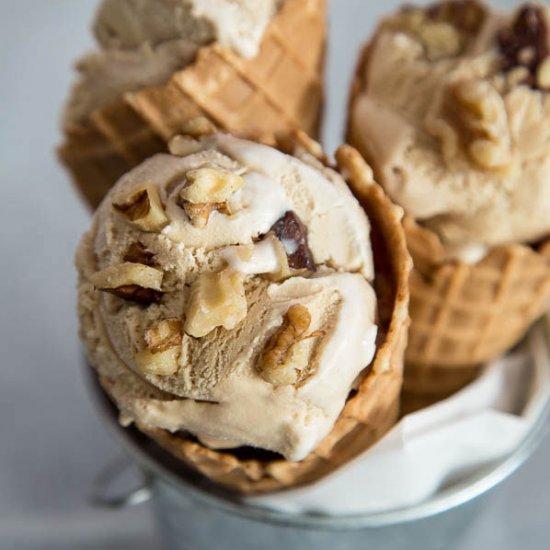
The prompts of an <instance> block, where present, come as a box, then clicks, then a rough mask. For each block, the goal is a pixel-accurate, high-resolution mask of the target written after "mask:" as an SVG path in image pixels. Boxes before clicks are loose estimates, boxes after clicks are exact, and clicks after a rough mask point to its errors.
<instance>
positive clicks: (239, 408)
mask: <svg viewBox="0 0 550 550" xmlns="http://www.w3.org/2000/svg"><path fill="white" fill-rule="evenodd" d="M171 151H172V153H174V154H171V155H168V154H159V155H157V156H155V157H153V158H151V159H150V160H148V161H146V162H144V163H143V164H141V165H140V166H138V167H137V168H135V169H134V170H132V171H131V172H129V173H128V174H127V175H126V176H124V177H123V178H122V179H121V180H120V181H119V182H118V184H117V185H116V186H115V187H114V188H113V189H112V190H111V191H110V193H109V194H108V195H107V197H106V198H105V200H104V201H103V203H102V204H101V206H100V207H99V209H98V211H97V213H96V215H95V217H94V222H93V227H92V229H91V231H90V232H89V233H88V234H86V235H85V237H84V238H83V240H82V243H81V246H80V249H79V252H78V256H77V266H78V270H79V273H80V283H79V314H80V319H81V326H82V336H83V338H84V340H85V342H86V345H87V351H88V354H89V356H90V359H91V362H92V364H93V365H94V366H95V367H96V368H97V370H98V372H99V376H100V380H101V381H102V384H103V386H104V387H105V388H106V389H107V391H108V392H109V393H110V395H111V397H112V398H113V400H114V401H115V402H116V404H117V405H118V408H119V410H120V413H121V421H122V422H123V423H124V424H129V423H132V422H135V423H137V424H138V425H140V426H145V427H146V428H149V429H156V428H161V429H163V430H167V431H168V432H172V433H179V432H185V433H188V434H191V435H192V436H194V437H196V438H197V439H198V440H199V441H200V442H202V443H203V444H204V445H206V446H208V447H210V448H221V449H224V448H225V449H227V448H232V447H236V446H252V447H256V448H261V449H266V450H270V451H274V452H276V453H279V454H280V455H283V456H284V457H285V458H286V459H288V460H291V461H299V460H301V459H303V458H304V457H306V456H307V455H308V454H309V453H310V452H311V451H312V450H313V449H315V447H316V446H317V445H318V444H319V442H321V440H323V438H325V436H327V434H329V432H330V431H331V429H332V427H333V426H334V424H335V421H336V420H337V418H338V415H339V414H340V412H341V411H342V409H343V407H344V405H345V402H346V399H347V397H348V394H349V393H350V391H351V390H352V389H353V388H354V387H357V384H358V383H359V382H360V380H361V377H362V376H364V375H365V373H366V372H367V371H366V370H365V369H366V367H367V366H368V365H369V363H370V362H371V360H372V359H373V357H374V355H375V352H376V337H377V297H376V295H375V292H374V290H373V287H372V283H373V280H374V267H373V254H372V248H371V243H370V237H369V232H370V226H369V221H368V220H367V217H366V215H365V213H364V211H363V210H362V209H361V207H360V206H359V204H358V202H357V201H356V199H355V198H354V197H353V196H352V194H351V192H350V191H349V189H348V188H347V186H346V184H345V182H344V180H343V179H342V177H341V176H340V175H339V174H338V173H336V172H335V171H333V170H331V169H329V168H327V167H325V166H324V165H323V164H321V163H320V162H318V161H317V160H316V159H315V158H314V157H313V156H311V155H308V154H304V155H303V159H302V160H299V159H297V158H295V157H292V156H289V155H286V154H284V153H282V152H280V151H278V150H276V149H273V148H270V147H267V146H264V145H260V144H257V143H253V142H250V141H244V140H240V139H237V138H235V137H231V136H229V135H225V134H219V133H218V134H212V135H207V136H203V137H198V138H193V137H189V136H186V137H183V136H180V137H178V138H176V139H175V140H173V141H172V143H171Z"/></svg>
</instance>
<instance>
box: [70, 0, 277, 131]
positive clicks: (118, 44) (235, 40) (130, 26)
mask: <svg viewBox="0 0 550 550" xmlns="http://www.w3.org/2000/svg"><path fill="white" fill-rule="evenodd" d="M278 5H279V0H261V1H257V0H155V1H154V2H153V1H151V0H103V2H102V4H101V5H100V8H99V10H98V13H97V16H96V21H95V23H94V31H95V35H96V38H97V41H98V44H99V46H100V50H99V51H98V52H97V53H92V54H90V55H89V56H87V57H85V58H84V59H82V60H81V61H80V63H79V64H78V70H79V72H80V81H79V83H78V84H77V86H76V87H75V89H74V91H73V94H72V97H71V99H70V101H69V104H68V106H67V110H66V112H65V124H66V126H71V125H72V124H75V123H81V122H83V121H85V119H86V117H87V116H89V115H90V114H91V113H92V112H93V111H94V110H96V109H98V108H101V107H104V106H106V105H109V104H110V103H112V102H113V101H115V100H116V99H118V98H119V97H120V96H121V95H122V94H123V93H125V92H129V91H133V90H137V89H139V88H145V87H149V86H156V85H160V84H163V83H164V82H166V81H167V80H168V79H169V77H170V76H171V75H172V73H173V72H174V71H176V70H178V69H181V68H183V67H185V66H186V65H188V64H189V63H191V62H192V61H193V59H194V58H195V55H196V54H197V51H198V49H199V48H200V47H202V46H205V45H207V44H210V43H212V42H218V43H220V44H221V45H222V46H226V47H228V48H232V49H234V50H235V51H236V52H237V53H238V54H239V55H241V56H243V57H245V58H251V57H254V56H255V55H256V54H257V53H258V51H259V47H260V43H261V40H262V37H263V34H264V32H265V29H266V28H267V25H268V24H269V22H270V21H271V19H272V17H273V16H274V14H275V13H276V11H277V8H278Z"/></svg>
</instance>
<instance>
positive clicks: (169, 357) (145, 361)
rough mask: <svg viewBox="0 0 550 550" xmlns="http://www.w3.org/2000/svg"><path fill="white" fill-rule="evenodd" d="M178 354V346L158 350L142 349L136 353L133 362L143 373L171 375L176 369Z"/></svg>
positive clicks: (179, 351) (179, 353) (179, 352)
mask: <svg viewBox="0 0 550 550" xmlns="http://www.w3.org/2000/svg"><path fill="white" fill-rule="evenodd" d="M180 355H181V350H180V348H179V347H171V348H168V349H166V350H163V351H158V352H152V351H150V350H148V349H144V350H142V351H140V352H138V353H137V354H136V356H135V362H136V366H137V368H138V369H139V370H140V371H141V372H142V373H143V374H154V375H157V376H171V375H173V374H176V372H177V371H178V368H179V358H180Z"/></svg>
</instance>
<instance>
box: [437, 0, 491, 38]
mask: <svg viewBox="0 0 550 550" xmlns="http://www.w3.org/2000/svg"><path fill="white" fill-rule="evenodd" d="M427 14H428V17H429V18H430V19H432V20H434V21H443V22H446V23H450V24H451V25H453V26H454V27H456V28H457V29H459V30H460V31H463V32H466V33H472V34H477V33H478V32H479V30H480V29H481V27H482V25H483V23H484V21H485V17H486V15H487V10H486V8H485V7H484V6H483V4H481V3H480V2H477V1H476V0H446V1H444V2H439V3H438V4H434V5H433V6H430V7H428V10H427Z"/></svg>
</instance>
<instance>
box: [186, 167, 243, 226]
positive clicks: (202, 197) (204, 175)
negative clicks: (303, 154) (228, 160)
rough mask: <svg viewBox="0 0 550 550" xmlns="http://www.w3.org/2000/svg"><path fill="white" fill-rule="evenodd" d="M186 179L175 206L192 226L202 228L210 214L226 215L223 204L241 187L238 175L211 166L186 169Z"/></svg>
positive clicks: (226, 211) (225, 205)
mask: <svg viewBox="0 0 550 550" xmlns="http://www.w3.org/2000/svg"><path fill="white" fill-rule="evenodd" d="M186 179H187V185H186V186H185V187H184V188H183V189H182V190H181V191H180V194H179V197H178V204H179V206H181V207H182V208H183V209H184V210H185V213H186V214H187V215H188V216H189V218H190V219H191V223H192V224H193V225H194V226H195V227H205V226H206V224H207V223H208V220H209V219H210V214H211V213H212V212H214V211H217V212H222V213H224V214H228V213H229V210H228V207H227V201H228V200H229V198H230V197H231V195H233V193H235V192H236V191H238V190H239V189H240V188H241V187H242V186H243V185H244V179H243V177H242V176H241V175H239V174H237V173H235V172H231V171H229V170H226V169H224V168H221V167H219V166H215V165H212V164H207V165H205V166H202V167H201V168H197V169H195V170H189V172H187V175H186Z"/></svg>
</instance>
